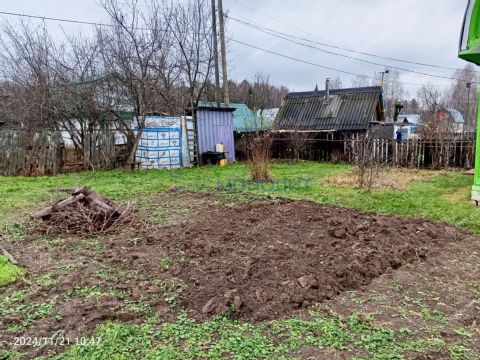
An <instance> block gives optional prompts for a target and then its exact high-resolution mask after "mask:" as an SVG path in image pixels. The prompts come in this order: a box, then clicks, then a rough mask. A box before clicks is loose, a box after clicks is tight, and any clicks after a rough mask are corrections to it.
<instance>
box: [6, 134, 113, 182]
mask: <svg viewBox="0 0 480 360" xmlns="http://www.w3.org/2000/svg"><path fill="white" fill-rule="evenodd" d="M84 143H85V146H84V151H83V154H81V155H82V156H81V157H82V158H81V160H80V163H79V164H78V163H77V164H75V166H73V167H72V168H73V169H75V170H77V169H95V170H96V169H111V168H114V167H115V166H116V165H117V161H116V160H117V156H118V149H117V147H116V146H115V135H114V134H113V133H106V134H98V133H97V134H88V135H85V137H84ZM66 154H67V152H66V151H65V146H64V142H63V139H62V135H61V133H60V132H41V133H33V134H31V133H30V134H28V133H26V132H24V131H15V130H4V131H0V176H18V175H24V176H42V175H57V174H58V173H59V172H63V171H66V169H68V168H69V162H68V160H67V155H66Z"/></svg>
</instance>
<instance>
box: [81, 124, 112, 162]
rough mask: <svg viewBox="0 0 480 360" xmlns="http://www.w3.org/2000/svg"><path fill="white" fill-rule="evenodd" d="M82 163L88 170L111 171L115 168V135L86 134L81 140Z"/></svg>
mask: <svg viewBox="0 0 480 360" xmlns="http://www.w3.org/2000/svg"><path fill="white" fill-rule="evenodd" d="M83 142H84V145H83V161H84V164H85V166H86V167H87V168H89V169H93V170H95V169H111V168H113V167H115V163H116V160H117V155H118V153H117V151H116V149H115V134H114V133H113V132H112V133H106V134H99V133H94V134H86V135H85V136H84V139H83Z"/></svg>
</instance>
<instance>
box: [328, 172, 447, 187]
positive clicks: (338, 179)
mask: <svg viewBox="0 0 480 360" xmlns="http://www.w3.org/2000/svg"><path fill="white" fill-rule="evenodd" d="M357 173H358V172H357V171H356V170H355V169H352V170H349V171H347V172H344V173H342V174H337V175H332V176H328V177H326V178H325V179H324V180H323V183H324V184H328V185H338V186H350V187H358V184H359V179H358V175H357ZM437 175H438V172H435V171H431V170H418V169H406V168H390V167H388V168H380V169H379V173H378V176H377V177H376V179H374V183H373V186H372V187H373V188H374V189H389V190H405V189H406V188H407V186H408V185H410V184H411V183H413V182H416V181H424V180H429V179H432V178H434V177H435V176H437Z"/></svg>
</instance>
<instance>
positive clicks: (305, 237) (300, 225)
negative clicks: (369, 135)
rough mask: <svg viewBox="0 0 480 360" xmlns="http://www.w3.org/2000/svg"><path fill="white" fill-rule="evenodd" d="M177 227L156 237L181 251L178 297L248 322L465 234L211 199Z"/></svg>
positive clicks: (374, 217)
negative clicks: (225, 203) (214, 203)
mask: <svg viewBox="0 0 480 360" xmlns="http://www.w3.org/2000/svg"><path fill="white" fill-rule="evenodd" d="M170 230H172V229H170ZM177 230H180V231H178V232H177V231H175V233H176V234H175V235H173V234H171V236H167V237H163V239H161V240H160V239H159V241H161V243H163V244H164V245H165V246H167V247H168V249H169V250H178V249H180V250H182V251H183V252H184V255H185V256H186V261H183V262H182V263H180V264H179V267H178V268H177V269H176V270H175V276H177V277H179V278H181V279H182V280H183V281H184V282H185V283H186V284H187V287H186V288H185V289H184V290H183V292H182V293H181V295H180V300H181V304H182V305H183V306H185V307H186V308H188V309H190V310H191V311H192V312H193V313H194V315H195V316H196V317H200V318H205V317H210V316H212V315H215V314H227V313H230V314H232V316H234V317H236V318H241V319H244V320H251V321H258V320H263V319H275V318H278V317H281V316H284V315H287V314H291V313H292V312H295V311H296V310H298V309H301V308H307V307H308V306H310V305H312V304H314V303H317V302H322V301H324V300H328V299H331V298H333V297H335V296H336V295H338V294H340V293H341V292H343V291H346V290H352V289H356V288H359V287H361V286H363V285H366V284H368V283H370V282H371V280H372V279H374V278H376V277H378V276H380V275H381V274H383V273H385V272H388V271H391V270H392V269H397V268H399V267H401V266H402V265H404V264H406V263H410V262H414V261H417V260H422V259H425V258H426V257H427V256H430V255H432V254H433V253H435V252H436V251H437V250H439V249H440V248H441V246H442V244H445V243H447V242H452V241H456V240H457V239H459V238H460V237H461V236H462V235H466V232H462V231H461V230H458V229H456V228H453V227H451V226H447V225H444V224H440V223H435V222H431V221H425V220H419V219H408V218H400V217H392V216H386V215H379V214H374V213H361V212H358V211H355V210H351V209H344V208H338V207H332V206H322V205H319V204H317V203H313V202H307V201H295V202H291V201H286V200H282V201H279V202H275V201H271V202H270V203H248V204H242V205H238V206H235V207H231V208H229V207H224V206H217V207H215V206H209V207H208V208H204V209H203V211H202V213H201V214H200V215H199V216H198V217H196V218H195V220H194V221H192V222H190V223H189V224H187V225H186V226H185V227H183V228H181V229H177ZM172 235H173V236H172Z"/></svg>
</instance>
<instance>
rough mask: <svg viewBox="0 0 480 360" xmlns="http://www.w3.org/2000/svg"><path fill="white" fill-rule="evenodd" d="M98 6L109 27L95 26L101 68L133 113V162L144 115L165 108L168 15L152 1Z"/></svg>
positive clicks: (108, 1) (107, 1)
mask: <svg viewBox="0 0 480 360" xmlns="http://www.w3.org/2000/svg"><path fill="white" fill-rule="evenodd" d="M102 6H103V8H104V9H105V11H106V12H107V13H108V14H109V16H110V19H111V22H112V26H111V27H102V28H99V29H98V30H97V39H98V43H99V49H100V51H101V55H102V60H103V67H104V71H105V73H106V74H108V76H110V77H111V79H113V83H114V84H115V85H117V86H116V89H114V91H116V93H117V94H123V95H124V96H125V97H126V98H127V100H128V103H129V104H130V106H131V107H132V109H133V111H134V113H135V117H136V118H135V122H136V125H137V133H136V135H135V139H134V143H133V147H132V150H131V154H130V158H129V161H130V162H133V161H134V159H135V153H136V149H137V146H138V143H139V140H140V137H141V135H142V133H143V129H144V128H145V117H146V116H147V115H148V114H149V113H152V112H161V111H162V110H167V109H168V105H167V104H168V102H169V99H168V98H167V94H166V91H165V88H166V86H165V74H167V73H169V71H171V70H172V69H171V68H170V63H169V62H168V60H169V57H170V55H171V52H170V51H171V48H172V42H171V37H170V35H169V34H170V33H169V31H168V30H169V25H170V24H169V23H168V22H166V20H168V19H169V17H168V15H167V17H165V16H162V15H163V14H164V12H162V11H161V9H160V7H159V5H158V4H157V3H156V2H154V1H152V2H151V3H150V4H149V6H148V10H146V11H143V10H142V9H141V8H140V6H139V5H138V4H137V2H135V1H132V2H131V3H129V5H128V6H127V7H121V6H120V5H119V3H118V2H117V0H105V1H104V2H103V3H102ZM159 99H162V100H163V101H159Z"/></svg>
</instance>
